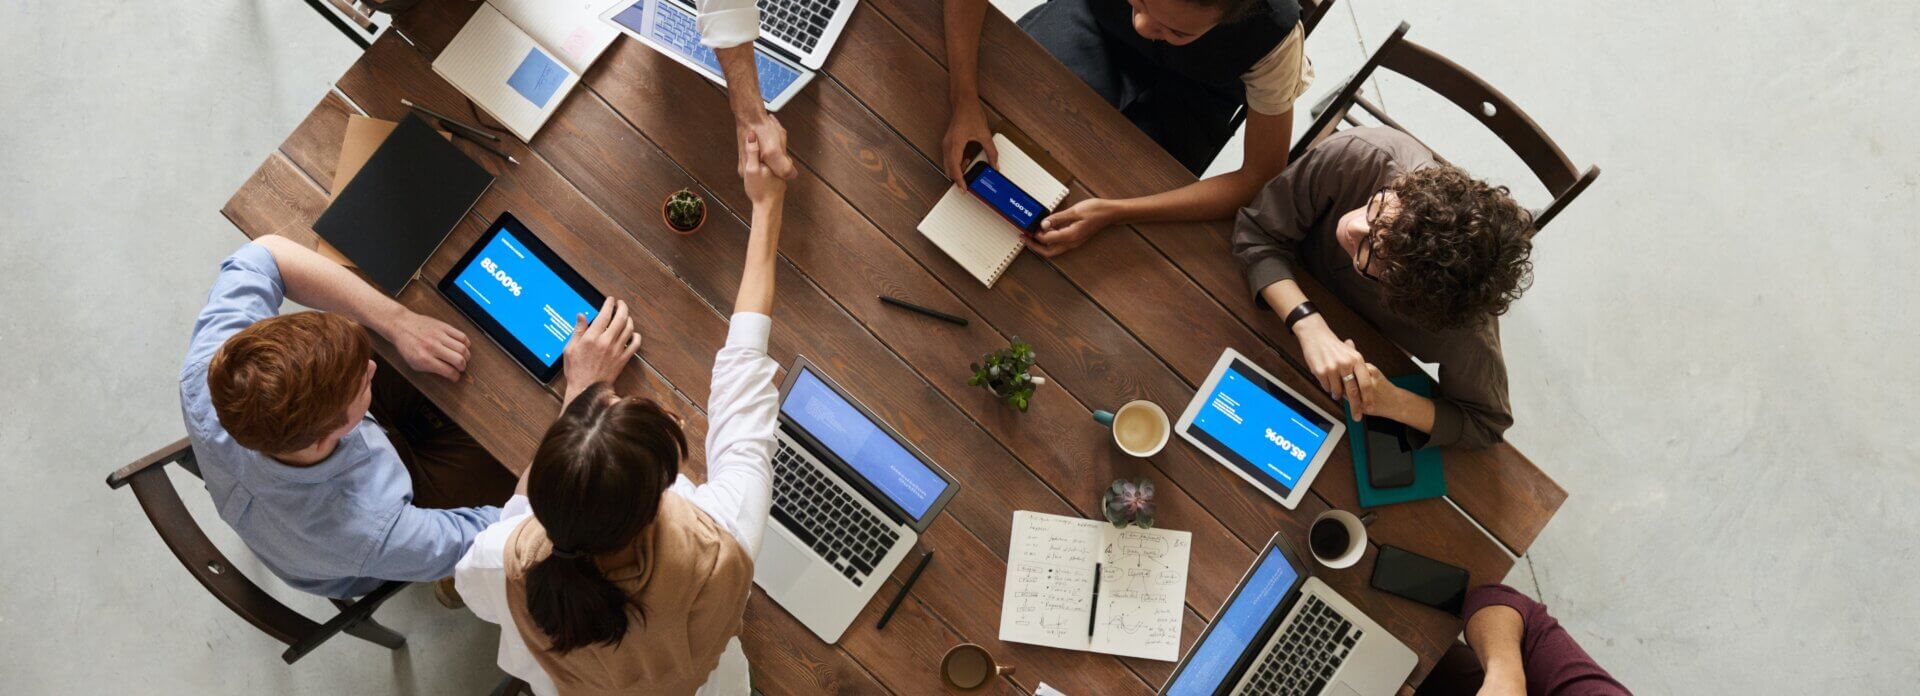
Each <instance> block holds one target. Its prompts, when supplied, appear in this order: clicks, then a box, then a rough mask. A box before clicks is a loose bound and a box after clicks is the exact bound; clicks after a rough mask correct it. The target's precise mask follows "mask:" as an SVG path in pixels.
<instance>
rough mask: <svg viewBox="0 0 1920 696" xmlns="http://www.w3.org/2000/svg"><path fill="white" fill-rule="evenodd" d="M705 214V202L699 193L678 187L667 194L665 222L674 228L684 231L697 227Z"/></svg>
mask: <svg viewBox="0 0 1920 696" xmlns="http://www.w3.org/2000/svg"><path fill="white" fill-rule="evenodd" d="M706 215H707V202H706V200H705V199H702V198H701V197H700V194H697V193H694V192H692V191H690V190H687V189H680V190H679V191H675V192H674V193H673V195H671V196H667V224H669V225H673V228H674V229H677V230H681V231H683V232H684V231H686V230H690V229H693V228H695V227H698V226H700V221H701V220H702V219H703V218H705V217H706Z"/></svg>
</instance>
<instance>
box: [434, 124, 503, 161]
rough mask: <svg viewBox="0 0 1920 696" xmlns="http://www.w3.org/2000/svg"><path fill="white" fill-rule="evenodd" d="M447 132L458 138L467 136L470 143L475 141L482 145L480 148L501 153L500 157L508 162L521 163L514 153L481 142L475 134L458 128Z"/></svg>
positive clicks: (497, 153) (476, 143)
mask: <svg viewBox="0 0 1920 696" xmlns="http://www.w3.org/2000/svg"><path fill="white" fill-rule="evenodd" d="M447 132H448V133H450V134H452V135H453V136H454V137H456V138H465V139H466V141H467V142H470V143H473V144H475V145H478V146H480V149H482V150H486V151H487V152H491V153H493V154H496V155H499V156H500V159H504V160H506V161H507V163H508V164H519V163H520V160H517V159H514V158H513V155H509V154H507V153H505V152H502V151H500V148H497V147H494V146H492V145H488V144H486V143H484V142H481V140H480V139H479V138H475V137H473V136H471V135H467V134H465V133H462V132H460V131H458V130H450V131H447Z"/></svg>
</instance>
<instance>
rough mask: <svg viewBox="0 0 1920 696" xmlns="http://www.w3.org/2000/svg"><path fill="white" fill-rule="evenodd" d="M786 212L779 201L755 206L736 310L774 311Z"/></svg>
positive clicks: (770, 312) (762, 312) (734, 308)
mask: <svg viewBox="0 0 1920 696" xmlns="http://www.w3.org/2000/svg"><path fill="white" fill-rule="evenodd" d="M782 216H783V213H782V206H781V204H779V203H774V204H770V205H757V204H756V205H755V206H754V207H753V228H752V231H751V232H750V233H749V234H748V235H747V260H746V266H745V268H744V269H743V270H742V271H741V273H740V293H739V294H738V295H736V296H735V297H734V300H733V311H735V312H754V313H756V314H767V315H771V314H773V278H774V269H775V268H776V265H777V264H778V263H779V255H780V225H781V222H782V219H781V218H782Z"/></svg>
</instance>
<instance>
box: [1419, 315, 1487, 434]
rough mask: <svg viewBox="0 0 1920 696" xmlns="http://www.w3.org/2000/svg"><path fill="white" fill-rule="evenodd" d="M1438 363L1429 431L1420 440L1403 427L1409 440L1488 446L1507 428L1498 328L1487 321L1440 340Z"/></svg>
mask: <svg viewBox="0 0 1920 696" xmlns="http://www.w3.org/2000/svg"><path fill="white" fill-rule="evenodd" d="M1443 345H1445V346H1447V350H1446V351H1445V353H1444V354H1441V355H1435V356H1434V357H1437V358H1439V359H1438V360H1437V362H1439V363H1440V384H1439V388H1438V390H1437V391H1436V393H1435V395H1434V399H1433V432H1431V433H1428V434H1427V435H1426V436H1425V437H1424V438H1422V437H1418V436H1417V434H1418V431H1414V430H1409V431H1408V435H1409V436H1410V438H1409V444H1411V445H1413V446H1414V447H1416V448H1419V447H1464V448H1468V449H1480V448H1484V447H1491V446H1493V445H1494V443H1497V442H1500V441H1501V440H1502V439H1503V438H1504V437H1505V435H1506V432H1507V428H1510V427H1513V405H1512V404H1511V402H1510V401H1509V399H1508V394H1507V365H1506V359H1505V358H1504V357H1503V356H1502V354H1501V352H1500V331H1499V328H1498V325H1497V324H1490V325H1489V326H1486V327H1482V328H1480V329H1476V330H1474V331H1472V332H1471V333H1470V334H1468V335H1466V336H1461V337H1456V338H1454V339H1452V340H1449V341H1446V342H1444V343H1443Z"/></svg>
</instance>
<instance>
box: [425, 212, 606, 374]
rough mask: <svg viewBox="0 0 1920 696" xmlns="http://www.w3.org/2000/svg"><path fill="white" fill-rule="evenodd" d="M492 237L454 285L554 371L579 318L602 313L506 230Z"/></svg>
mask: <svg viewBox="0 0 1920 696" xmlns="http://www.w3.org/2000/svg"><path fill="white" fill-rule="evenodd" d="M489 234H490V235H492V236H491V237H490V238H488V239H487V244H486V246H485V247H484V248H482V249H481V250H480V254H479V255H478V256H476V257H475V258H474V260H473V263H469V264H467V267H466V268H465V269H464V270H462V271H460V274H459V275H457V276H455V277H454V286H455V287H457V288H459V290H460V292H461V293H462V294H465V295H466V296H467V297H469V298H471V299H472V300H473V302H474V304H476V305H479V307H480V310H481V311H483V312H486V313H487V316H490V317H493V320H494V321H497V322H500V326H501V327H502V328H505V329H506V330H507V333H508V334H511V335H512V336H513V338H514V340H516V341H519V342H520V345H523V346H526V347H527V351H528V352H531V353H533V355H534V357H536V358H539V359H540V362H541V363H542V364H544V365H546V366H548V367H552V366H553V362H554V361H555V360H559V359H560V351H561V349H564V348H566V347H567V339H570V338H573V320H574V315H576V314H585V315H587V319H588V320H592V319H593V317H594V316H595V315H597V314H599V313H600V308H598V307H595V306H593V305H591V304H588V303H587V300H586V299H584V298H582V297H580V293H577V292H574V290H573V287H572V286H569V285H567V282H566V281H564V280H561V279H560V276H558V275H555V274H554V272H553V269H551V268H548V267H547V265H546V264H545V263H542V262H541V261H540V258H539V257H537V256H534V255H533V253H532V252H529V251H527V248H526V246H525V245H523V244H521V243H520V239H519V238H518V237H515V236H513V232H511V231H509V230H508V229H507V228H506V226H504V225H503V226H500V227H495V228H493V231H492V232H490V233H489Z"/></svg>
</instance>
